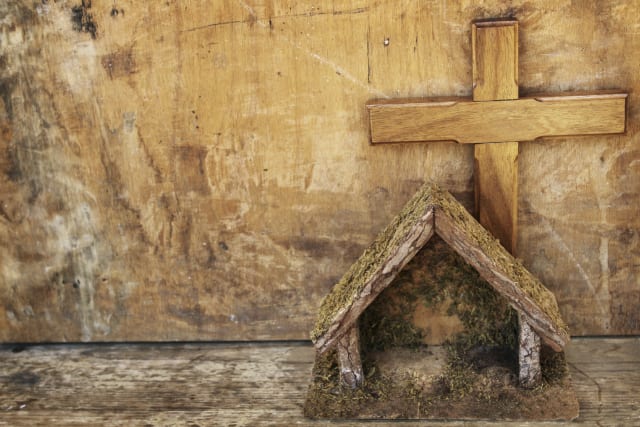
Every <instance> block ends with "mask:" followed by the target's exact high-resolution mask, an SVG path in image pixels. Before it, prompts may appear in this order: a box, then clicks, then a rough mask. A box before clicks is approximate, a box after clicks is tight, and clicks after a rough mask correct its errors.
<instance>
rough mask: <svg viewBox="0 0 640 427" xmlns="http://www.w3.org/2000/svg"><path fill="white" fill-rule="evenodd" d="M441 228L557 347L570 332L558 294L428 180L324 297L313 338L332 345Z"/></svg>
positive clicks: (446, 238) (451, 243) (443, 235)
mask: <svg viewBox="0 0 640 427" xmlns="http://www.w3.org/2000/svg"><path fill="white" fill-rule="evenodd" d="M434 233H437V234H438V235H439V236H440V237H441V238H442V239H443V240H444V241H445V242H446V243H447V244H448V245H449V246H451V247H452V248H453V249H454V250H455V251H456V252H457V253H458V254H460V255H461V256H462V258H464V260H465V261H466V262H467V263H469V264H470V265H471V266H473V267H474V268H475V269H476V270H477V271H478V273H479V274H480V276H482V278H483V279H485V280H486V281H487V282H488V283H489V284H490V285H491V287H492V288H493V289H495V290H496V292H498V293H499V294H500V295H502V296H503V297H504V298H506V299H507V301H508V302H509V304H510V305H511V306H512V307H513V308H514V309H515V310H516V311H517V312H518V313H519V315H520V316H521V318H523V319H525V320H526V321H527V323H528V324H529V325H530V326H531V328H532V329H533V330H534V331H535V332H536V333H537V334H538V335H539V336H540V337H541V338H542V339H543V340H544V341H545V342H546V343H547V344H548V345H550V346H551V347H552V348H553V349H554V350H556V351H561V350H562V349H563V348H564V346H565V345H566V343H567V342H568V341H569V332H568V329H567V326H566V324H565V323H564V321H563V320H562V317H561V316H560V312H559V310H558V304H557V302H556V299H555V296H554V295H553V293H551V291H549V290H548V289H547V288H546V287H545V286H544V285H543V284H542V283H540V281H539V280H538V279H536V278H535V277H534V276H533V275H532V274H531V273H530V272H529V271H527V269H526V268H524V266H523V265H522V264H521V262H520V261H518V260H516V259H515V258H514V257H513V256H512V255H511V254H510V253H509V252H507V250H506V249H504V247H502V245H500V243H499V242H498V240H497V239H496V238H494V237H493V236H492V235H491V234H490V233H489V232H488V231H487V230H486V229H485V228H484V227H482V225H480V224H479V223H478V222H477V221H476V220H475V219H474V218H473V216H471V214H469V212H467V210H466V209H465V208H464V206H462V205H461V204H460V203H459V202H458V201H457V200H456V199H455V198H454V197H453V196H452V195H451V194H449V192H447V191H444V190H442V189H440V188H439V187H438V186H437V185H435V184H432V183H427V184H425V185H424V186H423V187H422V188H421V189H420V190H419V191H418V192H417V193H416V195H415V196H414V197H413V198H412V199H411V200H410V201H409V202H408V203H407V204H406V205H405V207H404V209H403V210H402V211H401V212H400V214H399V215H398V216H396V217H395V218H394V219H393V221H392V222H391V224H389V225H388V226H387V227H386V228H385V229H384V230H383V231H382V232H381V233H380V234H379V235H378V237H377V238H376V240H375V241H374V242H373V243H372V244H371V245H370V246H369V247H368V248H367V249H366V250H365V252H364V253H363V254H362V256H361V257H360V258H359V259H358V260H357V261H356V262H355V263H354V264H353V265H352V266H351V268H350V269H349V270H348V271H347V272H346V274H345V275H344V276H343V277H342V279H341V280H340V281H339V282H338V283H337V284H336V285H335V286H334V287H333V289H332V290H331V292H330V293H329V294H328V295H327V296H326V297H325V298H324V300H323V302H322V305H321V307H320V311H319V315H318V320H317V322H316V326H315V328H314V330H313V331H312V332H311V339H312V340H313V342H314V343H315V346H316V349H317V350H318V351H319V352H320V353H323V352H325V351H327V350H329V349H330V348H332V347H333V346H334V345H335V344H336V343H337V342H338V340H340V339H341V338H342V337H343V336H344V335H345V333H346V332H347V331H349V329H350V328H351V327H352V326H353V325H354V324H355V322H356V320H357V319H358V317H360V315H361V314H362V313H363V312H364V310H365V309H366V308H367V307H368V306H369V304H371V303H372V302H373V301H374V300H375V299H376V297H377V296H378V295H379V294H380V293H381V292H382V291H383V290H384V289H385V288H386V287H387V286H389V284H391V282H392V281H393V279H394V278H395V277H396V275H397V274H398V273H399V272H400V271H401V270H402V268H404V266H405V265H406V264H407V263H408V262H409V261H410V260H411V259H412V258H413V257H414V256H415V255H416V253H418V251H419V250H420V249H421V248H422V247H423V246H424V245H425V244H426V243H427V242H428V241H429V239H430V238H431V237H432V236H433V234H434Z"/></svg>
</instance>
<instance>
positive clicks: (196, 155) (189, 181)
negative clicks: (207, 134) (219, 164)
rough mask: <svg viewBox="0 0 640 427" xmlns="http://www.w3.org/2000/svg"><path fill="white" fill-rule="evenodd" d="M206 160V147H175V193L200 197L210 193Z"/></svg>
mask: <svg viewBox="0 0 640 427" xmlns="http://www.w3.org/2000/svg"><path fill="white" fill-rule="evenodd" d="M206 158H207V148H206V147H199V146H191V145H187V146H179V147H175V159H176V190H177V191H183V192H194V193H197V194H198V195H201V196H206V195H208V194H209V193H210V188H209V182H208V178H207V170H206Z"/></svg>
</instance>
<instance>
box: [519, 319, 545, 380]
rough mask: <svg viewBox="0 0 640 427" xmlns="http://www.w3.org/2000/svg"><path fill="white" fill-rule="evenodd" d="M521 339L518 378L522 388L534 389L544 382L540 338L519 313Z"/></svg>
mask: <svg viewBox="0 0 640 427" xmlns="http://www.w3.org/2000/svg"><path fill="white" fill-rule="evenodd" d="M518 323H519V328H520V337H519V341H518V369H519V373H518V378H519V380H520V386H521V387H524V388H533V387H535V386H537V385H538V384H540V381H541V380H542V369H541V367H540V336H539V335H538V334H537V333H536V332H535V331H534V330H533V329H532V328H531V326H530V325H529V323H528V322H527V319H526V317H524V316H522V315H520V314H519V313H518Z"/></svg>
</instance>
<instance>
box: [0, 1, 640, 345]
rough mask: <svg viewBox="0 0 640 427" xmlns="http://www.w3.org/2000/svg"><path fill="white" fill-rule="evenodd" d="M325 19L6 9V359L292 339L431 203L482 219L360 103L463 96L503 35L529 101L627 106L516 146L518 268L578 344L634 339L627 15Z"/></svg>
mask: <svg viewBox="0 0 640 427" xmlns="http://www.w3.org/2000/svg"><path fill="white" fill-rule="evenodd" d="M320 3H321V4H322V6H318V4H319V2H316V1H306V0H303V1H299V0H296V1H293V0H271V1H268V0H219V1H214V2H212V1H205V0H197V1H196V0H193V1H175V0H168V1H162V2H160V1H148V2H140V1H132V0H93V1H92V2H91V1H88V0H85V1H84V9H83V4H82V1H81V0H73V1H72V0H69V1H66V0H59V1H54V0H48V1H47V0H42V1H40V0H38V1H35V0H30V1H27V0H8V1H3V2H1V3H0V95H1V96H0V132H1V133H0V135H1V137H0V340H1V341H79V340H82V341H103V340H104V341H119V340H214V339H232V340H236V339H238V340H244V339H291V338H295V339H300V338H306V337H307V336H308V331H309V330H310V328H311V325H312V323H313V321H314V317H315V310H316V308H317V307H318V305H319V303H320V300H321V298H322V297H323V296H324V295H325V293H326V292H327V291H328V289H329V288H330V287H331V286H332V284H333V283H334V282H335V281H336V280H337V279H338V278H339V277H340V276H341V275H342V273H343V272H344V271H345V270H346V268H347V267H348V266H349V265H350V264H351V262H352V261H354V260H355V259H356V258H357V257H358V256H359V254H360V253H361V251H362V250H363V249H364V248H365V247H366V246H367V244H368V243H369V242H370V241H371V240H372V239H373V238H374V236H375V235H376V233H377V232H378V231H379V230H380V229H381V228H382V227H384V226H385V225H386V223H387V222H388V221H389V220H390V219H391V218H392V217H393V216H394V214H396V213H397V212H398V211H399V209H400V208H401V207H402V205H403V204H404V202H405V201H406V200H407V199H408V198H409V197H410V196H411V195H412V193H413V192H414V191H415V190H416V189H417V188H418V187H419V185H420V184H421V183H422V182H423V181H424V180H425V179H432V180H435V181H437V182H439V183H441V184H442V185H443V186H445V187H446V188H448V189H449V190H451V191H452V192H453V193H454V194H455V195H456V196H457V197H459V198H460V199H461V200H463V201H464V202H465V203H467V204H468V203H470V201H471V200H472V199H473V195H472V193H471V191H472V167H473V157H472V151H471V150H472V148H471V147H463V146H458V145H455V144H452V143H436V144H430V145H392V146H378V147H371V146H369V145H368V142H367V140H368V135H367V124H366V120H365V119H366V117H365V109H364V104H365V102H366V101H367V100H368V99H371V98H378V97H400V96H440V95H469V94H470V93H471V83H470V82H471V55H470V50H471V49H470V23H471V21H472V20H474V19H479V18H488V17H505V16H512V17H515V18H517V19H518V20H519V21H520V86H521V94H530V93H535V92H563V91H577V90H595V89H611V88H617V89H625V90H628V91H629V92H630V102H629V113H628V114H629V116H628V118H629V129H628V133H627V135H625V136H622V137H618V136H611V137H608V136H605V137H602V136H598V137H580V138H567V139H554V140H548V141H536V142H531V143H528V144H521V152H520V188H521V190H520V230H519V247H520V256H521V257H522V258H523V260H524V263H525V265H526V266H527V267H529V269H530V270H531V271H533V272H534V273H535V274H537V275H538V276H539V277H540V278H541V279H542V280H543V281H544V282H545V283H546V284H547V285H548V286H549V287H550V288H551V289H552V290H553V291H554V292H555V293H556V295H557V297H558V300H559V302H560V305H561V309H562V313H563V314H564V316H565V317H566V319H567V320H568V322H569V323H570V325H571V327H572V332H573V333H574V334H638V333H640V309H639V307H640V275H639V272H640V236H639V230H640V217H639V215H638V206H640V148H639V146H638V142H639V141H638V139H639V133H638V131H639V126H638V119H640V108H639V107H640V104H639V102H638V99H637V94H638V89H640V72H639V70H640V55H639V54H638V52H640V2H639V1H637V0H635V1H623V0H617V1H596V0H585V1H577V2H576V1H568V0H541V1H506V0H488V1H483V2H477V1H457V2H447V1H445V0H432V1H418V0H401V1H396V0H393V1H392V0H388V1H382V0H334V1H331V2H320ZM89 6H90V7H89ZM74 20H75V21H74ZM92 33H94V34H92ZM94 35H95V38H94V37H93V36H94ZM385 40H387V41H388V43H385ZM593 119H594V120H597V117H594V118H593Z"/></svg>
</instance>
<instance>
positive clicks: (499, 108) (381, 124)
mask: <svg viewBox="0 0 640 427" xmlns="http://www.w3.org/2000/svg"><path fill="white" fill-rule="evenodd" d="M626 100H627V94H625V93H606V94H594V95H589V96H554V97H529V98H521V99H516V100H507V101H486V102H473V101H472V100H471V99H468V98H466V99H465V98H460V99H459V100H458V101H452V100H451V99H450V98H447V99H446V100H444V101H441V100H435V102H434V101H433V100H422V101H421V100H408V99H407V100H393V101H386V100H375V101H370V102H369V103H368V104H367V109H368V110H369V115H370V125H371V142H372V143H374V144H377V143H389V142H424V141H456V142H459V143H463V144H470V143H482V142H509V141H529V140H534V139H536V138H540V137H547V136H568V135H592V134H614V133H623V132H624V131H625V110H626Z"/></svg>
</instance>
